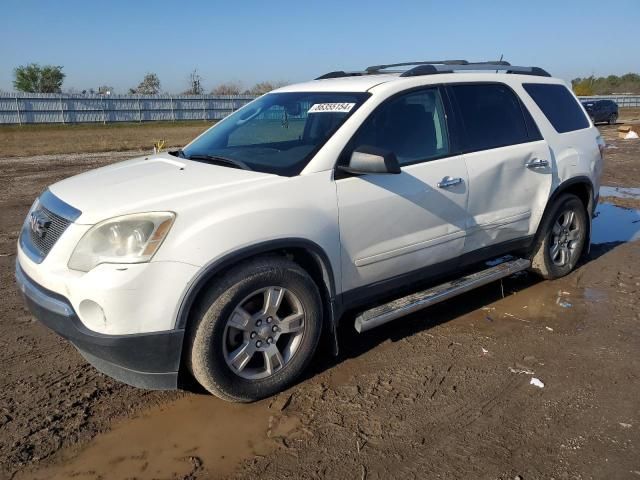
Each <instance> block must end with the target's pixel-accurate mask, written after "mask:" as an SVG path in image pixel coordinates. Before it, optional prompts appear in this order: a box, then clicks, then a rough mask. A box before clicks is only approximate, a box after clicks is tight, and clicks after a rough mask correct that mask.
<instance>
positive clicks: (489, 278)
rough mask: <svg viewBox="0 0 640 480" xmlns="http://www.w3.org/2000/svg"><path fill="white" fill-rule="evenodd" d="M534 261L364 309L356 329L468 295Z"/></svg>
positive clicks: (500, 267) (496, 268)
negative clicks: (464, 294) (457, 296)
mask: <svg viewBox="0 0 640 480" xmlns="http://www.w3.org/2000/svg"><path fill="white" fill-rule="evenodd" d="M530 266H531V262H530V261H529V260H526V259H524V258H516V259H513V260H509V261H506V262H504V263H500V264H499V265H496V266H493V267H490V268H487V269H486V270H481V271H479V272H476V273H472V274H469V275H465V276H464V277H460V278H457V279H455V280H452V281H450V282H447V283H443V284H442V285H438V286H436V287H433V288H429V289H428V290H423V291H421V292H417V293H412V294H411V295H407V296H406V297H402V298H398V299H397V300H393V301H391V302H389V303H385V304H383V305H379V306H377V307H374V308H371V309H369V310H365V311H364V312H362V313H360V314H359V315H358V316H357V317H356V324H355V327H356V330H357V331H358V332H360V333H362V332H366V331H367V330H371V329H372V328H375V327H378V326H380V325H382V324H384V323H387V322H390V321H391V320H395V319H397V318H400V317H403V316H405V315H409V314H410V313H413V312H417V311H418V310H421V309H423V308H426V307H429V306H431V305H435V304H436V303H439V302H442V301H443V300H447V299H449V298H451V297H455V296H456V295H460V294H461V293H465V292H468V291H469V290H473V289H474V288H477V287H480V286H482V285H485V284H487V283H491V282H493V281H495V280H499V279H501V278H504V277H508V276H509V275H512V274H514V273H516V272H520V271H522V270H526V269H527V268H529V267H530Z"/></svg>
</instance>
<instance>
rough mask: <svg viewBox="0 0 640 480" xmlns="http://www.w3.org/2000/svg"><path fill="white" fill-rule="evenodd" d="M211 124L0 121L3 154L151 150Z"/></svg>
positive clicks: (182, 141) (181, 142) (173, 143)
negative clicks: (56, 123) (21, 124)
mask: <svg viewBox="0 0 640 480" xmlns="http://www.w3.org/2000/svg"><path fill="white" fill-rule="evenodd" d="M211 125H212V123H211V122H204V121H193V122H153V123H113V124H109V125H102V124H80V125H23V126H17V125H12V126H7V125H0V145H2V154H1V155H2V156H3V157H28V156H30V155H45V154H54V153H92V152H104V151H114V150H117V151H126V150H136V149H146V150H152V149H153V144H154V143H155V142H157V141H159V140H164V141H165V142H166V144H167V146H171V147H173V146H177V145H184V144H186V143H187V142H188V141H189V140H191V139H193V138H195V137H196V136H197V135H199V134H200V133H202V132H203V131H204V130H206V129H207V128H209V127H210V126H211Z"/></svg>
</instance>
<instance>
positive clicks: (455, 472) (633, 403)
mask: <svg viewBox="0 0 640 480" xmlns="http://www.w3.org/2000/svg"><path fill="white" fill-rule="evenodd" d="M602 131H603V134H604V136H605V138H607V140H608V143H609V144H610V145H611V146H612V148H609V149H607V163H606V169H605V176H604V178H603V184H604V185H610V186H616V187H640V141H635V142H633V141H622V140H617V139H615V130H614V127H602ZM613 147H616V148H613ZM131 156H132V154H131V153H130V152H129V153H117V154H111V153H109V154H84V155H56V156H47V157H26V158H21V159H16V158H0V165H2V169H1V171H0V211H1V212H2V215H1V216H0V282H1V283H0V285H1V289H2V290H1V293H2V303H0V328H1V331H2V335H0V347H1V348H0V365H2V375H1V377H0V478H43V479H44V478H71V477H73V478H78V479H98V478H219V477H225V476H232V477H238V478H247V479H248V478H256V477H258V476H260V477H261V478H325V477H328V478H359V479H364V478H367V479H372V478H489V479H513V478H518V477H519V478H521V479H531V478H556V479H562V478H631V479H633V478H638V479H640V408H639V407H640V333H639V329H638V327H639V325H640V268H639V267H640V242H631V241H629V240H631V239H632V238H634V237H636V236H637V235H638V232H639V231H640V213H639V212H638V211H637V210H634V209H633V208H634V207H635V208H640V199H638V198H635V197H634V196H633V195H631V196H630V197H629V196H626V198H624V197H625V195H618V194H617V193H616V192H615V190H613V191H609V193H610V195H609V196H607V197H606V198H605V199H604V200H605V201H607V202H614V203H618V204H621V205H623V206H624V207H627V208H621V207H615V206H612V205H607V204H603V205H601V207H600V209H601V212H602V213H601V214H600V216H599V217H598V218H597V219H596V220H595V221H594V229H595V230H596V231H597V232H598V238H599V239H600V240H599V241H600V242H604V243H598V244H597V245H594V246H593V248H592V250H591V253H590V255H589V256H588V258H586V259H585V262H584V263H583V265H581V266H580V268H578V269H577V270H576V271H575V272H574V273H572V274H571V275H569V276H568V277H566V278H564V279H561V280H558V281H554V282H540V281H538V280H537V279H535V278H534V277H532V276H530V275H519V276H515V277H511V278H509V279H506V280H504V281H503V282H501V283H500V282H498V283H495V284H492V285H488V286H486V287H483V288H481V289H479V290H476V291H474V292H471V293H469V294H466V295H464V296H461V297H458V298H456V299H453V300H451V301H448V302H446V303H443V304H440V305H438V306H436V307H434V308H431V309H428V310H425V311H423V312H421V313H419V314H415V315H412V316H411V317H407V318H405V319H403V320H399V321H397V322H396V323H393V324H390V325H387V326H385V327H381V328H379V329H377V330H374V331H372V332H370V333H367V334H364V335H360V336H359V335H357V334H356V333H355V332H354V331H353V329H352V328H351V327H350V326H349V322H348V319H347V321H345V322H344V328H343V329H342V331H341V332H340V342H341V354H340V356H339V357H338V358H333V357H331V356H330V355H329V354H328V353H327V352H320V353H319V355H318V356H317V358H316V360H315V362H314V365H313V367H312V369H311V371H310V372H309V373H308V374H307V376H306V377H305V378H303V379H302V380H301V381H300V382H299V384H298V385H296V386H294V387H292V388H291V389H290V390H288V391H287V392H284V393H282V394H280V395H278V396H277V397H274V398H271V399H267V400H264V401H261V402H257V403H255V404H251V405H233V404H228V403H224V402H222V401H219V400H217V399H216V398H213V397H210V396H207V395H203V394H200V393H175V392H174V393H171V392H169V393H162V392H146V391H143V390H138V389H135V388H131V387H128V386H126V385H122V384H119V383H117V382H115V381H112V380H110V379H109V378H107V377H105V376H103V375H101V374H99V373H98V372H96V371H95V370H94V369H93V368H91V367H90V366H88V365H87V364H86V363H85V362H84V360H83V359H82V358H81V357H80V355H79V354H78V353H77V352H76V351H75V350H74V348H73V347H72V346H70V345H69V344H68V343H67V342H65V341H63V340H61V339H59V338H58V337H57V336H56V335H54V334H52V333H51V332H49V331H48V330H47V329H46V328H44V327H43V326H41V325H40V324H38V323H37V322H35V321H34V320H33V319H32V318H31V316H30V315H29V314H28V313H27V311H26V310H25V309H24V308H23V306H22V301H21V299H20V297H19V295H18V293H17V291H16V289H15V287H14V283H13V270H14V262H15V255H14V251H15V243H16V241H17V236H18V231H19V227H20V224H21V222H22V219H23V218H24V215H25V214H26V211H27V210H28V207H29V205H30V203H31V202H32V201H33V199H34V198H35V197H36V196H37V195H38V194H39V193H40V192H41V191H42V190H43V188H45V186H46V185H47V184H50V183H52V182H54V181H56V180H58V179H61V178H64V177H67V176H69V175H72V174H74V173H77V172H81V171H83V170H86V169H89V168H94V167H96V166H99V165H104V164H106V163H108V162H111V161H116V160H119V159H122V158H128V157H131ZM629 207H631V209H629ZM634 222H635V223H634ZM533 378H536V379H538V380H539V381H541V382H542V383H543V384H544V387H543V388H540V387H538V386H535V385H532V384H531V383H530V382H531V380H532V379H533Z"/></svg>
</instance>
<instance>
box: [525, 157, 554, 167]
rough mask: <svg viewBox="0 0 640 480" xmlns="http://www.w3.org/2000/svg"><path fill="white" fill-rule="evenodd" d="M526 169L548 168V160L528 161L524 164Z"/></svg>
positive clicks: (535, 159) (536, 159)
mask: <svg viewBox="0 0 640 480" xmlns="http://www.w3.org/2000/svg"><path fill="white" fill-rule="evenodd" d="M524 166H525V167H527V168H532V169H535V168H546V167H548V166H549V160H542V159H541V158H534V159H533V160H529V161H528V162H527V163H525V164H524Z"/></svg>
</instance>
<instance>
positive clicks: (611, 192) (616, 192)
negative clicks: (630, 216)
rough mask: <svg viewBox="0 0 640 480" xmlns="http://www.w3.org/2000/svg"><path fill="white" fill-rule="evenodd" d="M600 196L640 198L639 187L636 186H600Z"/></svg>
mask: <svg viewBox="0 0 640 480" xmlns="http://www.w3.org/2000/svg"><path fill="white" fill-rule="evenodd" d="M600 196H601V197H615V198H638V199H640V188H637V187H607V186H602V187H600Z"/></svg>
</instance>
